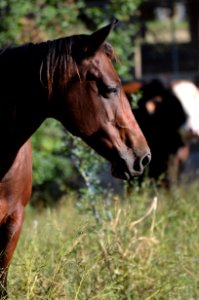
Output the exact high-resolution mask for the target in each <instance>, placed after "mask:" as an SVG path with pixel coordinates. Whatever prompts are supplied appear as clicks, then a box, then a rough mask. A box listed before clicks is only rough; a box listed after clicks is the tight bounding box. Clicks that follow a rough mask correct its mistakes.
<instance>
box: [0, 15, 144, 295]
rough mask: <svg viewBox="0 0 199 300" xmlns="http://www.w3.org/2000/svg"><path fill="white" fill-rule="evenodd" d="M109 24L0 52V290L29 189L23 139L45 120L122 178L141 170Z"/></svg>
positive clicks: (136, 132) (140, 147)
mask: <svg viewBox="0 0 199 300" xmlns="http://www.w3.org/2000/svg"><path fill="white" fill-rule="evenodd" d="M114 24H115V21H113V22H112V23H111V24H110V25H108V26H105V27H103V28H101V29H99V30H98V31H96V32H94V33H93V34H91V35H75V36H71V37H64V38H60V39H57V40H53V41H47V42H43V43H39V44H27V45H22V46H19V47H16V48H8V49H4V50H2V52H1V55H0V84H1V100H0V137H1V147H0V166H1V168H0V254H1V255H0V271H1V272H0V274H1V275H0V295H1V297H2V296H4V297H6V296H7V291H6V281H7V280H6V279H7V271H8V266H9V263H10V261H11V258H12V255H13V252H14V250H15V247H16V244H17V240H18V238H19V235H20V230H21V227H22V223H23V214H24V207H25V205H26V203H27V202H28V201H29V198H30V194H31V185H32V183H31V176H32V168H31V146H30V142H29V140H28V139H29V138H30V136H31V135H32V134H33V133H34V132H35V131H36V130H37V128H38V127H39V126H40V125H41V123H42V122H43V121H44V120H45V119H46V118H49V117H52V118H55V119H57V120H59V121H60V122H61V123H62V124H63V125H64V127H65V128H66V129H67V130H69V131H70V132H71V133H73V134H74V135H76V136H79V137H81V138H82V140H84V141H85V142H86V143H87V144H88V145H89V146H90V147H92V148H93V149H95V150H96V151H97V152H98V153H99V154H100V155H102V156H103V157H105V158H106V159H107V160H109V161H110V163H111V165H112V173H113V175H114V176H116V177H119V178H121V179H129V178H131V177H132V176H135V175H140V174H141V173H142V172H143V169H144V167H145V166H146V165H147V164H148V163H149V161H150V150H149V148H148V145H147V143H146V140H145V138H144V136H143V134H142V132H141V130H140V128H139V126H138V124H137V123H136V121H135V118H134V116H133V114H132V111H131V108H130V106H129V103H128V100H127V98H126V96H125V94H124V92H123V90H122V88H121V82H120V79H119V78H118V75H117V73H116V72H115V70H114V67H113V64H112V60H113V59H114V58H115V57H114V52H113V49H112V47H111V46H110V44H108V43H107V42H106V38H107V36H108V35H109V33H110V31H111V29H112V28H113V26H114Z"/></svg>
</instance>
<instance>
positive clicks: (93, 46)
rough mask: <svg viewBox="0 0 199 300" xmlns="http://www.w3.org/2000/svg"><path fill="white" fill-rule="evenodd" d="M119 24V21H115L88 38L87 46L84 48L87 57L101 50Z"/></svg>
mask: <svg viewBox="0 0 199 300" xmlns="http://www.w3.org/2000/svg"><path fill="white" fill-rule="evenodd" d="M117 23H118V20H117V19H113V21H112V22H111V23H110V24H109V25H107V26H105V27H102V28H100V29H98V30H97V31H95V32H94V33H92V34H91V35H90V36H89V37H88V41H87V44H86V45H85V47H84V52H85V56H87V57H88V56H90V55H93V54H94V53H95V52H96V51H97V50H98V49H99V48H100V46H101V45H102V44H103V43H104V42H105V40H106V39H107V37H108V35H109V33H110V32H111V31H112V29H113V28H114V27H115V25H116V24H117Z"/></svg>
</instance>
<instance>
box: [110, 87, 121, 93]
mask: <svg viewBox="0 0 199 300" xmlns="http://www.w3.org/2000/svg"><path fill="white" fill-rule="evenodd" d="M118 90H119V89H118V87H107V93H110V94H111V93H113V94H116V95H117V94H118Z"/></svg>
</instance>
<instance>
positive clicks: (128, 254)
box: [8, 182, 199, 300]
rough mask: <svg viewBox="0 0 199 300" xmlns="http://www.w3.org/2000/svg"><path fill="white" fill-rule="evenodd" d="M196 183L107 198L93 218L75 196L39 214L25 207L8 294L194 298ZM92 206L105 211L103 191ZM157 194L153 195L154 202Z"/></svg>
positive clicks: (113, 299)
mask: <svg viewBox="0 0 199 300" xmlns="http://www.w3.org/2000/svg"><path fill="white" fill-rule="evenodd" d="M198 188H199V185H198V182H196V183H195V184H192V185H191V186H184V187H181V188H176V189H175V190H173V191H172V192H165V191H161V190H159V191H158V194H157V195H156V197H157V198H154V197H153V196H151V190H143V191H142V193H137V192H134V194H133V195H129V196H128V197H127V198H123V199H121V198H118V197H117V198H116V197H114V198H113V199H112V201H111V207H110V209H111V211H112V216H113V217H112V219H111V220H110V219H108V218H103V219H102V222H101V223H96V222H95V219H94V218H91V217H90V215H88V213H86V214H85V213H82V211H80V210H79V209H77V207H76V205H75V204H76V201H77V198H76V197H75V195H73V196H68V197H65V198H63V202H62V203H60V204H59V206H57V207H56V209H53V208H51V209H46V210H43V211H42V212H41V213H40V214H38V211H35V210H33V209H32V208H31V207H28V210H27V211H26V220H25V224H24V225H25V226H24V227H23V228H24V229H23V232H22V236H21V239H20V243H19V246H18V248H17V251H16V253H15V257H14V260H13V263H12V264H11V268H10V272H9V278H8V279H9V291H10V298H11V299H29V300H31V299H34V300H37V299H38V300H39V299H42V300H45V299H46V300H47V299H48V300H54V299H68V300H72V299H73V300H74V299H76V300H78V299H81V300H88V299H89V300H92V299H93V300H94V299H97V300H117V299H118V300H149V299H151V300H177V299H179V300H187V299H189V300H195V299H199V273H198V256H199V236H198V234H197V228H198V220H199V213H198V212H199V195H198ZM99 200H100V201H99V202H98V210H99V212H100V214H101V215H103V212H104V210H105V209H106V208H105V207H104V202H103V197H102V198H101V199H99ZM156 201H157V202H156Z"/></svg>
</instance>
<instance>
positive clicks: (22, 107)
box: [0, 43, 48, 154]
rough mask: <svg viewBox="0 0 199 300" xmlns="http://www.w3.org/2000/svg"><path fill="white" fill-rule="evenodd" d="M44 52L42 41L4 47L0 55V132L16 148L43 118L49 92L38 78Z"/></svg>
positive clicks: (28, 136) (44, 47)
mask: <svg viewBox="0 0 199 300" xmlns="http://www.w3.org/2000/svg"><path fill="white" fill-rule="evenodd" d="M45 54H46V45H45V43H42V44H38V45H33V44H29V45H24V46H20V47H16V48H11V49H7V50H5V51H4V52H2V54H1V55H0V82H1V97H0V99H1V100H0V128H1V129H0V136H1V137H2V139H3V141H5V145H7V144H8V145H9V147H10V146H11V145H10V144H11V142H10V139H11V140H12V144H13V147H14V148H16V149H19V148H20V146H22V145H23V143H24V142H25V141H26V140H27V139H28V138H30V136H31V135H32V134H33V133H34V132H35V131H36V129H37V128H38V127H39V126H40V124H41V123H42V122H43V121H44V119H45V118H46V110H47V104H48V95H47V90H46V89H45V87H44V86H43V85H42V84H41V80H40V67H41V63H42V59H43V57H44V56H45ZM8 136H9V137H10V138H9V141H8ZM5 148H6V146H5ZM0 154H1V153H0Z"/></svg>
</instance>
